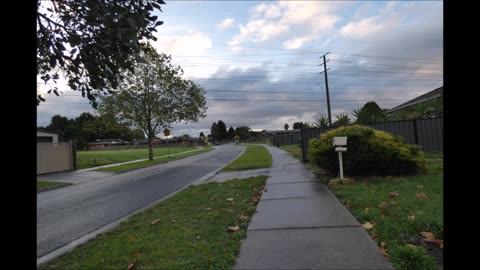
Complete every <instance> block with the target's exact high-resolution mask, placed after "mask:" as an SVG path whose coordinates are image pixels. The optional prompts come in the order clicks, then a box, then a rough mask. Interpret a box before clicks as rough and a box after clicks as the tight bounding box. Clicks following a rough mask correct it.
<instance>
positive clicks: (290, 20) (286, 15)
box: [229, 1, 345, 49]
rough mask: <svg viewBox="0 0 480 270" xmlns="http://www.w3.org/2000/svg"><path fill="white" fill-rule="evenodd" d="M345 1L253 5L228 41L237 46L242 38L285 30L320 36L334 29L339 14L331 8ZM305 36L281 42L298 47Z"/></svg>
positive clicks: (251, 39) (266, 36) (264, 38)
mask: <svg viewBox="0 0 480 270" xmlns="http://www.w3.org/2000/svg"><path fill="white" fill-rule="evenodd" d="M344 5H345V3H341V2H333V3H332V2H326V1H318V2H316V1H305V2H304V1H279V2H276V3H273V4H265V3H262V4H259V5H256V6H255V7H254V8H253V9H252V11H251V16H250V18H249V21H248V22H247V23H246V24H241V25H239V33H238V34H237V35H235V36H234V37H233V38H232V40H231V41H230V42H229V45H230V46H231V47H235V46H236V47H238V46H239V45H240V44H242V43H245V42H253V43H260V42H265V41H268V40H272V39H274V38H278V37H281V36H282V35H283V34H286V33H292V32H293V33H297V34H298V33H304V34H305V36H313V35H315V37H316V38H320V37H321V36H322V35H326V34H328V33H329V32H328V31H331V30H333V29H334V27H335V25H336V23H337V22H339V21H340V17H338V16H337V15H335V13H334V11H335V10H336V9H338V8H339V7H341V6H344ZM307 40H308V39H307V38H302V39H299V38H297V39H296V40H289V41H285V42H284V46H286V47H289V48H293V49H297V48H300V47H301V46H302V45H303V43H304V42H305V41H307Z"/></svg>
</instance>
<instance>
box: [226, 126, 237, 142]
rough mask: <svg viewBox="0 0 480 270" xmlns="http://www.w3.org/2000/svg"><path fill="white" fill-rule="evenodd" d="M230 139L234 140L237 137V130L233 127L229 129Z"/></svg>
mask: <svg viewBox="0 0 480 270" xmlns="http://www.w3.org/2000/svg"><path fill="white" fill-rule="evenodd" d="M227 137H228V139H230V140H233V138H234V137H235V129H234V128H233V127H230V128H229V129H228V136H227Z"/></svg>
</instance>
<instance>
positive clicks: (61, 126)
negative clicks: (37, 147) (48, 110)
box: [46, 114, 72, 139]
mask: <svg viewBox="0 0 480 270" xmlns="http://www.w3.org/2000/svg"><path fill="white" fill-rule="evenodd" d="M71 124H72V123H71V121H70V120H69V119H68V118H67V117H65V116H61V115H59V114H56V115H54V116H52V119H50V124H49V125H48V126H47V127H46V128H47V129H48V130H51V131H55V132H58V133H59V134H60V135H62V136H64V135H65V130H66V128H67V127H68V126H70V125H71ZM65 139H67V138H65Z"/></svg>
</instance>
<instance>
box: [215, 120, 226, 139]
mask: <svg viewBox="0 0 480 270" xmlns="http://www.w3.org/2000/svg"><path fill="white" fill-rule="evenodd" d="M217 131H218V139H219V140H220V141H223V140H225V139H226V138H227V135H228V132H227V126H226V125H225V123H224V122H223V121H222V120H218V122H217Z"/></svg>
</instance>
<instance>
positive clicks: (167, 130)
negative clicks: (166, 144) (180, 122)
mask: <svg viewBox="0 0 480 270" xmlns="http://www.w3.org/2000/svg"><path fill="white" fill-rule="evenodd" d="M163 135H164V136H165V137H168V136H170V129H168V128H165V129H164V130H163Z"/></svg>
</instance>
